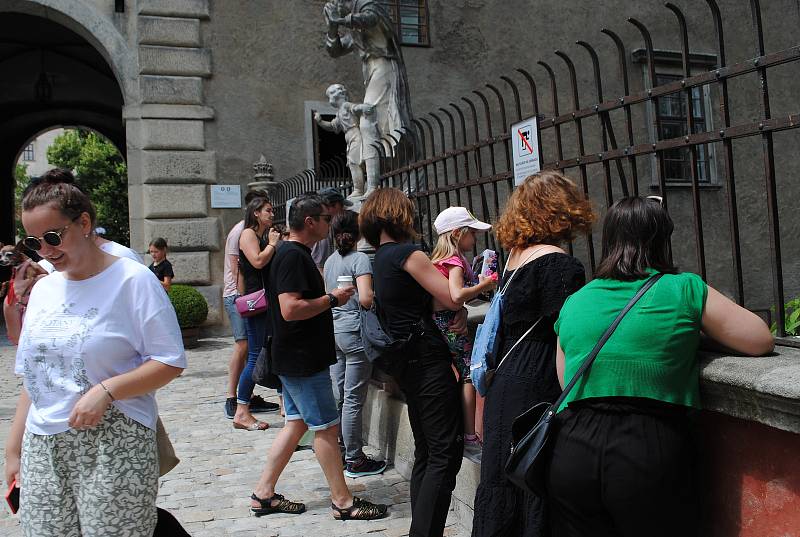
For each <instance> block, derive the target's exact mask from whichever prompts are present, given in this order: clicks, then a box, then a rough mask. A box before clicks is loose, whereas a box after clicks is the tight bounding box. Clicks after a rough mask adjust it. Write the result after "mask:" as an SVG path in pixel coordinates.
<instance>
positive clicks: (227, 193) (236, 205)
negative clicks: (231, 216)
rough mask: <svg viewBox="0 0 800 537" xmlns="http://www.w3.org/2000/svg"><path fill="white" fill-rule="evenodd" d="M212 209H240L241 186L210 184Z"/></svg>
mask: <svg viewBox="0 0 800 537" xmlns="http://www.w3.org/2000/svg"><path fill="white" fill-rule="evenodd" d="M211 208H212V209H241V208H242V187H241V186H239V185H211Z"/></svg>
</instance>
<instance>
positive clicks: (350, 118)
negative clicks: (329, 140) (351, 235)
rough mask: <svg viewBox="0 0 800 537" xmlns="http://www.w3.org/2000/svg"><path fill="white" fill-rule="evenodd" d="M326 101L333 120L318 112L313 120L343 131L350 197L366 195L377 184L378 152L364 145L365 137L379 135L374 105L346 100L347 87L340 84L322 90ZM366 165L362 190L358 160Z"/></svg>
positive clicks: (361, 176)
mask: <svg viewBox="0 0 800 537" xmlns="http://www.w3.org/2000/svg"><path fill="white" fill-rule="evenodd" d="M325 95H327V96H328V102H329V103H330V104H331V106H332V107H334V108H335V109H336V117H335V118H334V119H333V120H332V121H324V120H323V119H322V116H320V115H319V113H317V114H314V121H316V122H317V124H318V125H319V126H320V127H322V128H323V129H325V130H328V131H332V132H343V133H344V139H345V141H346V142H347V166H348V167H349V168H350V176H351V177H352V178H353V192H352V194H350V195H349V196H348V198H349V199H360V198H363V197H364V196H368V195H369V194H370V193H371V192H372V190H374V188H375V186H376V185H377V184H378V182H379V180H380V177H378V172H379V169H378V155H377V154H375V151H374V150H373V151H371V152H370V151H368V148H366V147H364V140H374V139H378V138H380V134H379V133H378V126H377V124H376V121H375V105H372V104H367V103H364V104H356V103H351V102H349V101H348V97H347V88H345V87H344V86H343V85H342V84H332V85H331V86H329V87H328V89H327V90H325ZM362 163H365V164H366V168H367V184H368V185H369V188H368V189H367V191H366V192H365V191H364V171H363V169H362V168H361V164H362Z"/></svg>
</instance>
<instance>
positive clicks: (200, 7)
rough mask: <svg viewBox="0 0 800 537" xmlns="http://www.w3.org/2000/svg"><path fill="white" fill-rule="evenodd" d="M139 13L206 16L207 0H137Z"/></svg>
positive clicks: (202, 17)
mask: <svg viewBox="0 0 800 537" xmlns="http://www.w3.org/2000/svg"><path fill="white" fill-rule="evenodd" d="M138 4H139V15H161V16H166V17H196V18H198V19H207V18H208V0H139V2H138Z"/></svg>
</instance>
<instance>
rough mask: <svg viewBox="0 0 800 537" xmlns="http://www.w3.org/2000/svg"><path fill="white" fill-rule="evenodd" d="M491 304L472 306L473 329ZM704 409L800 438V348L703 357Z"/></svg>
mask: <svg viewBox="0 0 800 537" xmlns="http://www.w3.org/2000/svg"><path fill="white" fill-rule="evenodd" d="M487 307H488V304H481V305H480V306H477V307H468V310H469V322H470V325H473V326H474V325H476V324H478V323H479V322H481V321H482V320H483V316H484V315H485V313H486V309H487ZM700 391H701V396H702V400H703V408H705V409H706V410H713V411H716V412H721V413H723V414H727V415H729V416H734V417H737V418H741V419H745V420H750V421H755V422H758V423H763V424H765V425H769V426H771V427H775V428H777V429H782V430H784V431H789V432H792V433H797V434H800V349H797V348H793V347H786V346H776V347H775V352H774V353H773V354H772V355H770V356H762V357H758V358H752V357H747V356H725V355H720V354H712V353H707V352H701V353H700Z"/></svg>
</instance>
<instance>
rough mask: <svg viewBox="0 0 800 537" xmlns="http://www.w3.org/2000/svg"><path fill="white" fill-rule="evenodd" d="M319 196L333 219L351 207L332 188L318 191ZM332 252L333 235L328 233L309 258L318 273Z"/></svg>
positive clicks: (349, 202)
mask: <svg viewBox="0 0 800 537" xmlns="http://www.w3.org/2000/svg"><path fill="white" fill-rule="evenodd" d="M319 195H320V196H321V197H322V199H323V201H324V202H325V205H326V206H327V207H328V213H329V214H330V215H331V216H332V217H334V218H335V217H336V215H338V214H340V213H342V212H343V211H344V208H345V207H352V206H353V202H352V201H350V200H348V199H345V197H344V196H343V195H342V193H341V192H339V190H338V189H336V188H334V187H332V186H331V187H327V188H323V189H322V190H320V191H319ZM331 229H333V228H331ZM333 250H334V244H333V235H332V234H331V233H328V236H327V237H326V238H324V239H322V240H321V241H319V242H318V243H317V244H315V245H314V247H313V248H312V249H311V258H312V259H313V260H314V263H315V264H316V265H317V268H318V269H319V270H320V272H322V267H324V266H325V261H327V259H328V258H329V257H330V256H331V254H332V253H333Z"/></svg>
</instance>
